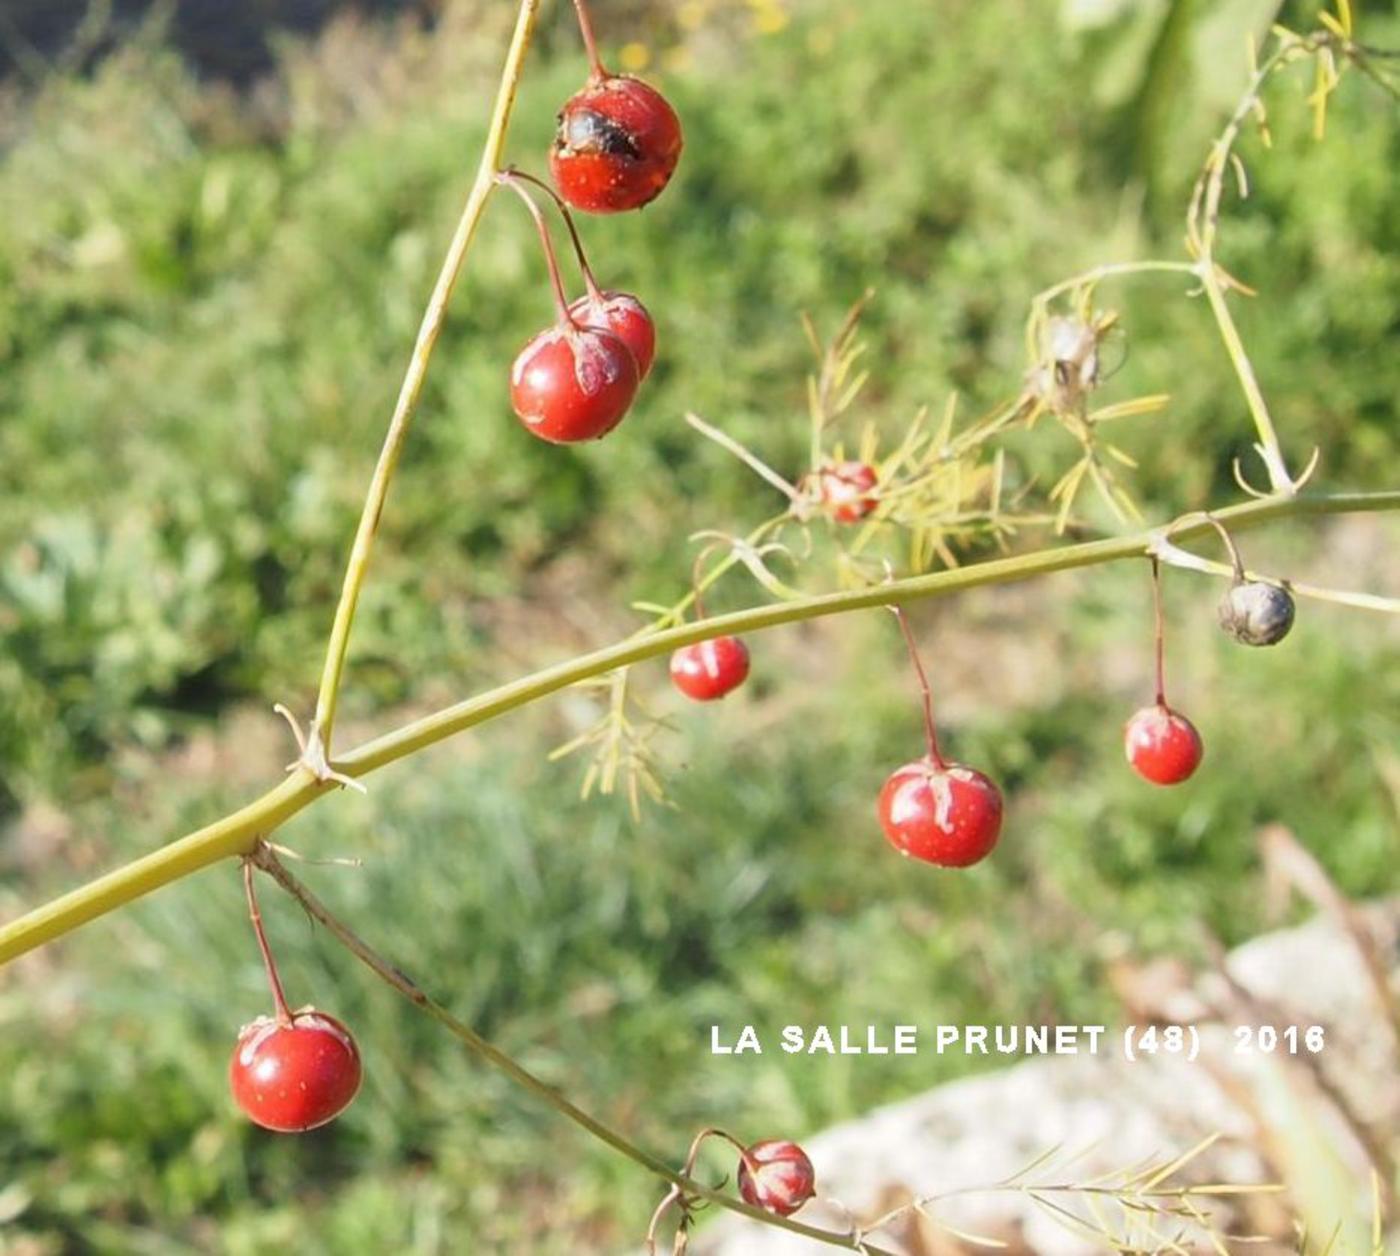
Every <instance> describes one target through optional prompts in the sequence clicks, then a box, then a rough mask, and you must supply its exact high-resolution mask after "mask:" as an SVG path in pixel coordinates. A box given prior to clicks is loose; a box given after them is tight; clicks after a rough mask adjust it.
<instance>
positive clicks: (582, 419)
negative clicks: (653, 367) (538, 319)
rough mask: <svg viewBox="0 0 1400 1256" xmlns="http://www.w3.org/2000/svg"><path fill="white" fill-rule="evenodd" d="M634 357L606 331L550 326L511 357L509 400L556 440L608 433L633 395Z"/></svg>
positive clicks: (543, 433) (542, 434) (527, 422)
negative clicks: (512, 360)
mask: <svg viewBox="0 0 1400 1256" xmlns="http://www.w3.org/2000/svg"><path fill="white" fill-rule="evenodd" d="M637 382H638V381H637V360H636V359H635V358H634V357H633V356H632V351H631V350H630V349H629V348H628V347H627V346H626V345H625V344H624V343H623V342H622V340H620V339H619V338H618V337H617V336H615V335H613V333H612V332H610V331H604V330H602V329H601V328H598V327H562V326H554V327H550V328H547V329H546V330H544V331H542V332H540V334H539V335H538V336H536V337H535V338H534V339H533V340H532V341H530V343H529V344H527V345H526V346H525V347H524V348H523V349H522V350H521V351H520V354H519V356H518V357H517V358H516V359H515V365H514V366H513V367H512V368H511V373H510V401H511V405H512V406H513V407H514V408H515V413H516V414H517V415H518V416H519V418H520V421H521V422H522V423H524V424H525V426H526V427H527V428H529V429H530V431H532V432H534V434H535V435H536V436H539V437H542V438H543V439H544V440H547V441H553V442H554V443H555V444H560V445H564V444H570V443H572V442H574V441H581V440H593V439H594V438H596V437H599V436H606V435H607V434H608V433H609V432H610V431H612V429H613V428H615V427H616V426H617V425H618V424H619V423H620V422H621V421H622V416H623V415H624V414H626V413H627V408H628V407H629V406H630V405H631V404H632V399H633V398H634V397H635V396H636V395H637Z"/></svg>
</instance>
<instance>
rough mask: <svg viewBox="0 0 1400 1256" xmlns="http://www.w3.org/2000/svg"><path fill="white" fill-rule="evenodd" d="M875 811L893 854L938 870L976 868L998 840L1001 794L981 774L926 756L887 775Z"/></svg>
mask: <svg viewBox="0 0 1400 1256" xmlns="http://www.w3.org/2000/svg"><path fill="white" fill-rule="evenodd" d="M879 811H880V824H881V826H882V827H883V828H884V830H885V836H886V837H887V838H889V840H890V844H891V845H892V846H893V847H894V848H895V849H896V850H898V851H899V852H900V853H901V854H904V855H912V856H913V857H914V858H915V859H922V860H924V861H925V862H926V863H931V864H937V865H938V866H939V867H941V868H966V867H967V866H968V865H969V864H975V863H976V862H977V861H978V860H980V859H984V858H986V856H987V855H989V854H990V853H991V851H992V847H994V846H995V845H996V844H997V838H998V837H1000V836H1001V812H1002V802H1001V791H1000V790H999V789H997V787H996V786H995V785H993V784H992V782H991V781H989V780H988V779H987V778H986V777H985V776H983V775H982V773H981V772H977V771H974V770H973V769H972V768H965V767H962V766H960V765H958V764H948V765H946V766H945V765H941V764H938V763H935V762H934V761H933V760H932V759H931V758H929V757H927V756H925V757H924V758H922V759H919V760H918V761H916V762H914V763H906V764H905V765H904V766H903V767H902V768H900V769H898V770H897V771H896V772H895V773H894V774H893V775H891V776H890V778H889V779H888V780H887V781H886V782H885V786H884V788H883V789H882V790H881V791H880V804H879Z"/></svg>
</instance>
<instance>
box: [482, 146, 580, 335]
mask: <svg viewBox="0 0 1400 1256" xmlns="http://www.w3.org/2000/svg"><path fill="white" fill-rule="evenodd" d="M496 182H497V183H499V184H501V185H502V186H503V187H508V188H509V189H510V190H511V191H512V192H514V193H515V194H516V195H517V196H518V197H519V198H520V199H521V200H522V201H524V202H525V208H526V209H528V210H529V211H530V217H531V218H532V219H534V222H535V230H536V232H538V233H539V237H540V247H541V248H542V249H543V250H544V261H545V266H546V267H547V268H548V270H549V286H550V288H551V289H552V290H553V293H554V309H555V312H556V313H557V314H558V316H559V326H560V327H574V326H576V323H575V322H574V316H573V315H572V314H570V313H569V298H568V296H567V294H566V293H565V292H564V281H563V279H562V278H561V277H560V275H559V257H558V255H557V254H556V253H555V252H554V241H553V240H552V239H551V238H550V235H549V227H548V226H547V225H546V224H545V220H544V215H543V214H542V213H540V207H539V206H538V205H537V204H536V203H535V198H534V197H533V196H531V195H530V193H529V192H527V191H526V190H525V188H524V186H523V185H522V183H521V175H520V173H519V172H518V171H516V170H514V169H511V170H502V171H501V173H500V174H498V175H497V176H496ZM571 225H572V224H571ZM574 243H575V245H577V243H578V241H577V238H575V241H574Z"/></svg>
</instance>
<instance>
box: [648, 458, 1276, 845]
mask: <svg viewBox="0 0 1400 1256" xmlns="http://www.w3.org/2000/svg"><path fill="white" fill-rule="evenodd" d="M838 473H839V474H838ZM866 473H869V478H868V479H867V478H866ZM832 480H833V483H838V484H839V488H837V489H836V490H834V491H832V492H830V493H827V492H826V490H825V488H823V496H822V500H823V501H827V502H830V503H832V504H833V508H832V509H831V511H830V513H831V516H832V518H834V519H836V520H837V521H839V522H847V523H853V522H856V521H858V520H859V519H861V518H863V517H864V516H865V515H866V514H868V513H869V511H870V510H871V509H873V508H874V504H875V503H874V500H873V499H872V498H870V497H868V496H866V494H867V493H868V492H869V491H870V490H871V489H873V487H874V485H875V473H874V471H873V469H872V468H869V467H866V466H865V465H864V464H862V463H852V464H843V465H842V466H841V467H839V468H836V469H835V470H834V471H833V472H832ZM823 484H825V480H823ZM1211 522H1212V523H1213V524H1215V526H1217V527H1220V525H1219V523H1218V521H1216V520H1214V519H1211ZM1221 532H1222V535H1223V536H1224V538H1225V541H1226V544H1227V546H1229V548H1230V552H1231V555H1232V557H1233V558H1234V560H1235V580H1234V582H1233V584H1232V585H1231V588H1230V590H1229V592H1228V593H1227V594H1226V595H1225V598H1224V599H1223V600H1222V601H1221V603H1220V612H1219V618H1220V625H1221V627H1222V628H1223V629H1224V630H1225V631H1226V632H1227V633H1228V634H1229V635H1230V636H1231V637H1233V638H1234V639H1235V640H1236V641H1238V642H1240V643H1241V644H1243V645H1251V646H1267V645H1275V644H1277V643H1278V642H1279V641H1281V640H1283V638H1284V637H1285V636H1286V635H1287V634H1288V632H1289V630H1290V629H1291V628H1292V626H1293V618H1294V604H1293V599H1292V597H1291V596H1290V594H1289V593H1288V591H1287V590H1286V589H1284V588H1281V587H1279V586H1278V585H1275V584H1267V583H1263V582H1260V581H1252V580H1246V579H1245V577H1244V573H1243V567H1242V564H1241V563H1240V561H1239V556H1238V553H1237V552H1236V551H1235V549H1234V544H1233V542H1232V541H1231V540H1230V537H1229V535H1228V533H1225V532H1224V530H1223V528H1222V529H1221ZM1152 587H1153V605H1154V611H1155V617H1156V659H1157V697H1156V700H1155V701H1154V702H1153V703H1152V704H1151V705H1149V706H1145V707H1142V708H1141V709H1140V710H1138V711H1137V712H1135V713H1134V714H1133V716H1132V718H1131V719H1129V720H1128V723H1127V725H1126V727H1125V729H1124V750H1125V753H1126V755H1127V759H1128V763H1129V764H1130V765H1131V766H1132V768H1133V770H1134V771H1135V772H1137V774H1138V775H1139V776H1141V777H1142V778H1143V779H1144V780H1146V781H1150V782H1151V783H1152V784H1154V785H1179V784H1181V783H1182V782H1183V781H1185V780H1187V779H1188V778H1189V777H1190V776H1191V775H1192V774H1193V773H1194V772H1195V771H1196V769H1197V768H1198V767H1199V766H1200V763H1201V759H1202V757H1203V756H1204V753H1205V746H1204V743H1203V742H1202V740H1201V735H1200V733H1199V732H1197V730H1196V726H1195V725H1194V724H1192V723H1191V721H1190V720H1189V719H1187V718H1186V716H1184V715H1182V714H1181V713H1180V712H1179V711H1176V710H1174V709H1173V708H1172V707H1171V706H1170V705H1168V703H1167V700H1166V685H1165V667H1164V659H1163V641H1164V618H1163V613H1162V596H1161V572H1160V567H1159V564H1158V562H1157V560H1156V559H1154V560H1153V564H1152ZM697 600H698V599H697ZM891 609H893V610H894V612H895V614H896V615H897V616H898V618H899V622H900V626H901V628H902V629H903V631H904V634H905V639H906V642H907V644H908V648H909V655H910V658H911V660H912V661H913V665H914V671H915V675H916V676H917V678H918V683H919V688H920V691H921V693H922V695H923V707H924V725H925V735H926V738H927V751H926V753H925V754H924V755H923V757H922V758H919V759H916V760H913V761H911V762H909V763H906V764H904V765H903V766H902V767H900V768H897V769H896V770H895V771H894V772H893V773H892V774H891V775H890V776H889V778H888V779H887V780H886V781H885V784H884V787H883V788H882V789H881V790H880V795H879V800H878V803H877V812H878V815H879V818H880V825H881V827H882V828H883V829H884V832H885V836H886V838H888V839H889V842H890V844H891V845H892V846H893V847H894V848H895V849H896V850H898V851H899V852H900V853H901V854H903V855H907V856H910V857H912V858H914V859H919V860H922V861H924V862H925V863H931V864H935V865H937V866H939V867H943V868H966V867H969V866H971V865H972V864H975V863H978V862H980V861H981V860H982V859H985V858H986V857H987V855H989V854H990V853H991V852H992V849H993V848H994V847H995V846H996V844H997V840H998V838H999V837H1000V836H1001V823H1002V813H1003V810H1004V804H1003V801H1002V795H1001V791H1000V790H999V789H998V788H997V786H996V785H995V784H994V783H993V782H992V781H991V780H990V779H989V778H988V777H987V776H985V775H984V774H983V773H981V772H979V771H977V770H976V769H974V768H970V767H967V766H965V765H963V764H960V763H950V762H948V761H947V760H946V759H944V757H943V755H942V753H941V751H940V750H939V746H938V734H937V729H936V726H935V724H934V719H933V702H932V695H931V690H930V687H929V683H928V677H927V675H926V674H925V672H924V669H923V664H922V663H921V662H920V660H919V655H918V650H917V649H916V647H915V643H914V639H913V636H912V634H911V633H910V630H909V625H908V621H907V620H906V619H905V617H904V613H903V611H901V610H900V609H899V608H898V607H893V608H891ZM748 674H749V652H748V649H747V647H746V646H745V645H744V643H743V642H742V641H741V640H740V639H739V638H738V637H732V636H720V637H715V638H712V639H710V640H708V641H700V642H697V643H695V644H694V645H688V646H684V647H682V648H681V649H679V650H677V651H675V653H673V654H672V656H671V679H672V681H673V682H674V683H675V685H676V688H677V689H679V690H680V691H681V692H682V693H683V694H685V695H686V696H687V697H689V698H693V699H695V700H696V701H697V702H709V701H713V700H714V699H717V698H722V697H724V696H725V695H726V694H728V693H731V692H732V691H733V690H735V689H737V688H738V687H739V686H740V685H741V684H743V683H744V681H745V679H747V677H748Z"/></svg>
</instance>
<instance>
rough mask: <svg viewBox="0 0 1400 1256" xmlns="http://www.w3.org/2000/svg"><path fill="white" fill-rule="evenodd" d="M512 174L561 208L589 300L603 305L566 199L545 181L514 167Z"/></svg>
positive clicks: (599, 289)
mask: <svg viewBox="0 0 1400 1256" xmlns="http://www.w3.org/2000/svg"><path fill="white" fill-rule="evenodd" d="M510 173H511V175H512V176H513V177H514V178H517V179H524V180H525V181H526V182H527V183H533V184H534V185H535V186H536V187H537V188H539V189H540V190H541V191H543V192H547V193H549V196H550V199H552V200H553V201H554V203H555V205H557V206H558V207H559V213H560V216H561V217H562V218H563V219H564V225H565V226H566V227H567V228H568V229H569V239H570V240H572V241H573V244H574V256H575V257H576V258H577V259H578V268H579V271H580V273H581V274H582V275H583V286H584V287H585V288H587V289H588V296H589V299H590V300H592V301H596V302H598V303H599V304H601V303H602V301H603V290H602V289H601V288H600V287H599V286H598V281H597V280H596V279H595V278H594V277H593V267H591V266H590V265H589V264H588V255H587V254H586V253H585V252H584V251H583V240H582V239H581V238H580V237H579V233H578V227H577V226H576V225H575V223H574V216H573V214H571V213H570V212H569V207H568V205H567V204H565V202H564V198H563V197H562V196H560V195H559V193H558V192H556V191H555V190H554V189H553V188H552V187H550V186H549V184H548V183H546V182H545V181H544V180H543V179H537V178H536V177H535V176H534V175H532V174H530V173H528V172H527V171H524V170H517V169H516V168H515V167H514V166H512V167H511V170H510Z"/></svg>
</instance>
